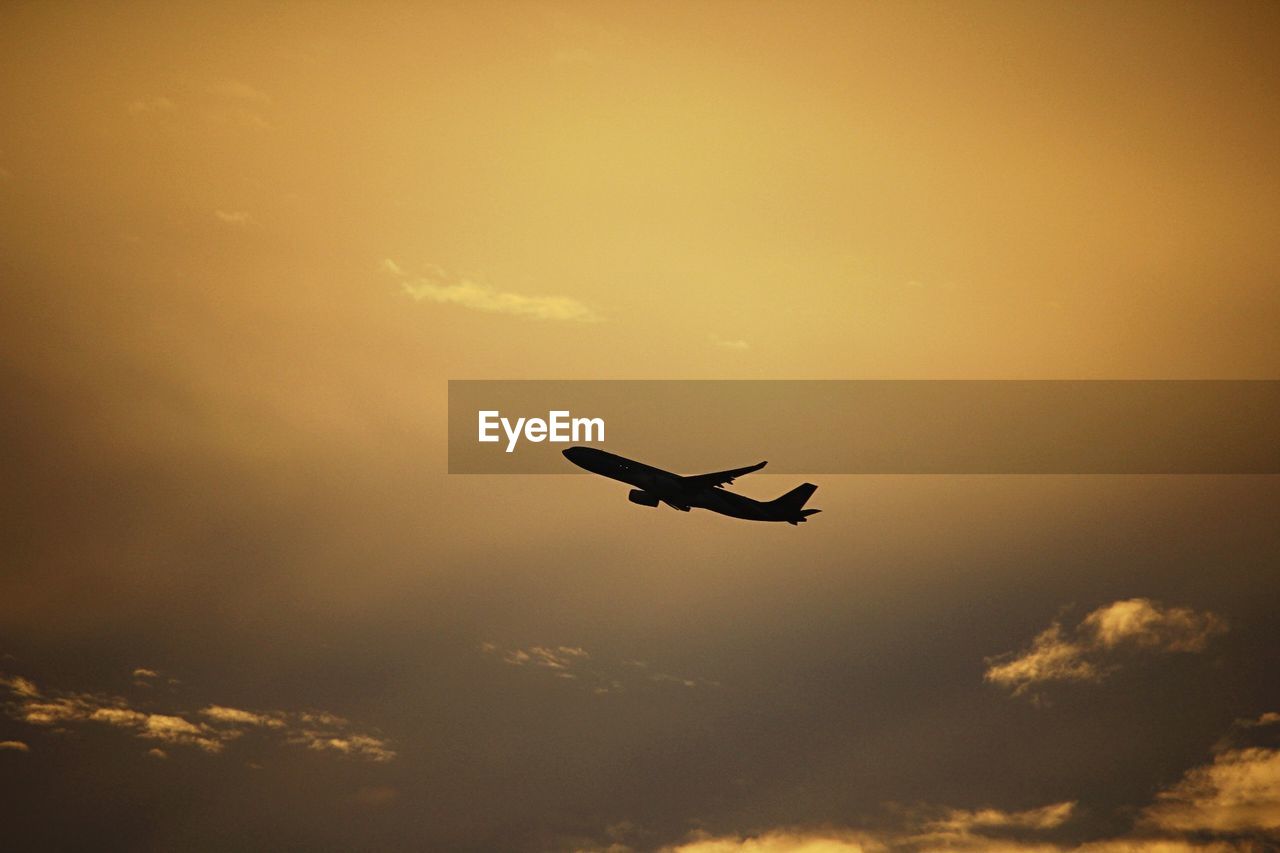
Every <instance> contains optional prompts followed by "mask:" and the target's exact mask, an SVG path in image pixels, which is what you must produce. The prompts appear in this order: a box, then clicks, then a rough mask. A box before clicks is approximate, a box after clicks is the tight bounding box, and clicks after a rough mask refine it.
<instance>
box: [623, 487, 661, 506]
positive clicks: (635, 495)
mask: <svg viewBox="0 0 1280 853" xmlns="http://www.w3.org/2000/svg"><path fill="white" fill-rule="evenodd" d="M627 500H629V501H631V502H632V503H633V504H640V506H657V505H658V501H659V498H658V496H657V495H651V494H649V493H648V492H645V491H642V490H640V489H632V490H631V491H630V492H629V493H628V494H627Z"/></svg>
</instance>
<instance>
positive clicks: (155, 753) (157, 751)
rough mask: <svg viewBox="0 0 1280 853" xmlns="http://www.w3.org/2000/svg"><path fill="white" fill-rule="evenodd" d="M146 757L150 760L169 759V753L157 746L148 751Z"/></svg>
mask: <svg viewBox="0 0 1280 853" xmlns="http://www.w3.org/2000/svg"><path fill="white" fill-rule="evenodd" d="M147 755H149V756H151V757H152V758H159V759H162V760H163V759H165V758H168V757H169V753H167V752H165V751H164V750H163V749H161V748H160V747H158V746H156V747H152V748H151V749H148V750H147Z"/></svg>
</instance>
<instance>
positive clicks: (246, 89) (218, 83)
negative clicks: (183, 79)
mask: <svg viewBox="0 0 1280 853" xmlns="http://www.w3.org/2000/svg"><path fill="white" fill-rule="evenodd" d="M205 91H206V92H208V93H209V94H210V95H215V96H217V97H219V98H228V99H231V100H238V101H248V102H250V103H256V104H270V103H271V101H272V98H271V96H270V95H268V94H267V93H266V92H264V91H262V90H261V89H257V88H255V87H253V86H250V85H249V84H248V83H245V82H243V81H241V80H230V79H223V80H215V81H214V82H212V83H210V84H209V85H208V86H206V87H205Z"/></svg>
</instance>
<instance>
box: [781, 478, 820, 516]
mask: <svg viewBox="0 0 1280 853" xmlns="http://www.w3.org/2000/svg"><path fill="white" fill-rule="evenodd" d="M817 490H818V487H817V486H815V485H814V484H813V483H803V484H802V485H799V486H796V487H795V488H794V489H792V490H791V491H789V492H787V493H786V494H785V495H783V496H782V497H780V498H777V499H776V500H773V501H770V504H771V505H772V506H773V507H775V508H776V509H777V510H778V511H779V513H780V514H781V515H783V517H784V518H786V520H787V521H789V522H791V523H792V524H799V523H800V522H802V521H804V520H805V518H807V517H808V516H810V515H813V514H814V513H815V512H822V510H820V509H805V508H804V505H805V502H806V501H808V500H809V498H811V497H813V493H814V492H816V491H817Z"/></svg>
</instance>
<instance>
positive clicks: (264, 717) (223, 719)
mask: <svg viewBox="0 0 1280 853" xmlns="http://www.w3.org/2000/svg"><path fill="white" fill-rule="evenodd" d="M200 713H201V714H202V715H203V716H205V717H208V718H209V719H211V720H217V721H218V722H220V723H232V724H234V725H242V726H265V727H267V728H272V729H278V728H283V727H284V726H285V721H284V720H283V719H282V718H281V717H280V716H279V715H274V714H256V713H254V712H253V711H242V710H240V709H239V708H228V707H226V706H224V705H210V706H208V707H207V708H202V709H201V710H200Z"/></svg>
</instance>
